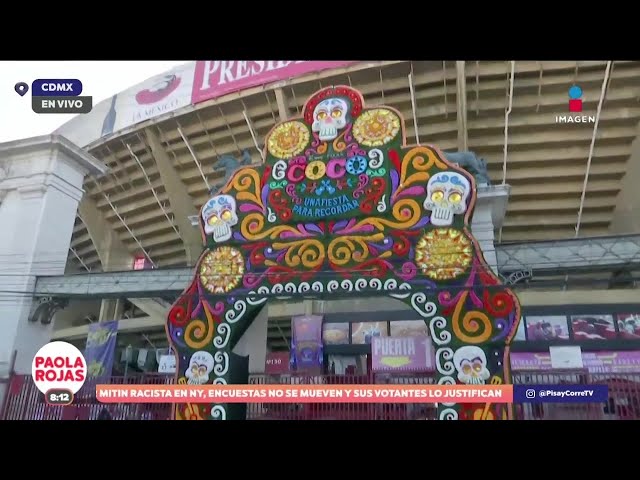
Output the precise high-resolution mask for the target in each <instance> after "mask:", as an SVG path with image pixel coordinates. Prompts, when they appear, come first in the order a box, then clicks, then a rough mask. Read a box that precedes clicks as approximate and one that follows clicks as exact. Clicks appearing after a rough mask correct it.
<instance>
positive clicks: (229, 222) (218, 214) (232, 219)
mask: <svg viewBox="0 0 640 480" xmlns="http://www.w3.org/2000/svg"><path fill="white" fill-rule="evenodd" d="M202 220H203V221H204V231H205V233H206V234H207V235H211V234H213V240H214V241H215V242H216V243H221V242H226V241H227V240H230V239H231V227H233V226H234V225H236V224H237V223H238V214H237V212H236V201H235V199H234V198H233V197H232V196H231V195H216V196H215V197H212V198H210V199H209V201H208V202H207V203H206V205H205V206H204V208H203V209H202Z"/></svg>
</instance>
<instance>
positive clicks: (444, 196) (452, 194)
mask: <svg viewBox="0 0 640 480" xmlns="http://www.w3.org/2000/svg"><path fill="white" fill-rule="evenodd" d="M470 193H471V183H470V182H469V180H467V179H466V178H465V177H464V176H463V175H461V174H459V173H455V172H441V173H438V174H436V175H434V176H433V177H431V178H430V179H429V183H427V198H426V199H425V201H424V208H425V209H426V210H431V224H432V225H436V226H438V227H446V226H448V225H451V224H452V223H453V216H454V215H462V214H463V213H464V212H466V211H467V198H469V194H470Z"/></svg>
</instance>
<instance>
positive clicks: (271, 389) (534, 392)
mask: <svg viewBox="0 0 640 480" xmlns="http://www.w3.org/2000/svg"><path fill="white" fill-rule="evenodd" d="M608 395H609V391H608V387H607V386H606V385H97V386H96V398H97V399H98V401H100V402H103V403H514V402H517V403H604V402H606V401H607V400H608V398H609V397H608Z"/></svg>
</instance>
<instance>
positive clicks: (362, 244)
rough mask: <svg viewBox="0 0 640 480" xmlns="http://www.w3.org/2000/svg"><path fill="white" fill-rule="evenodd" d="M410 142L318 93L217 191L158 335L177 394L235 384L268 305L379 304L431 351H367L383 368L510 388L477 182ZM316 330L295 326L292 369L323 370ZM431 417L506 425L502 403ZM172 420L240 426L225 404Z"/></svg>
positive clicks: (355, 96) (398, 123) (508, 327)
mask: <svg viewBox="0 0 640 480" xmlns="http://www.w3.org/2000/svg"><path fill="white" fill-rule="evenodd" d="M405 133H406V132H405V127H404V121H403V119H402V116H401V115H400V113H399V112H398V111H397V110H394V109H393V108H391V107H386V106H383V105H374V106H365V104H364V100H363V98H362V95H361V94H360V92H358V91H357V90H355V89H353V88H351V87H349V86H332V87H327V88H323V89H322V90H320V91H318V92H316V93H315V94H314V95H312V96H311V98H309V99H308V100H307V102H306V103H305V105H304V108H303V110H302V114H301V116H299V117H296V118H291V119H288V120H286V121H284V122H282V123H279V124H276V125H275V126H274V127H273V128H272V129H271V131H270V132H269V133H268V134H267V136H266V138H265V141H264V152H263V158H264V161H263V163H262V165H259V166H245V167H243V168H240V169H238V170H236V171H235V172H234V173H233V175H232V176H231V177H230V178H229V179H228V181H227V182H226V184H225V185H224V186H223V187H222V188H221V189H220V191H218V192H214V193H213V195H212V196H211V198H209V200H208V201H207V202H206V203H205V205H204V206H203V208H202V210H201V212H200V228H201V233H202V239H203V243H204V246H205V250H204V252H203V254H202V256H201V257H200V259H199V260H198V263H197V265H196V274H195V276H194V279H193V281H192V283H191V284H190V285H189V287H187V288H186V289H185V291H184V293H183V295H181V297H180V298H179V299H178V301H177V302H176V303H175V304H174V306H173V307H172V309H171V310H170V313H169V319H168V322H167V334H168V336H169V339H170V342H171V344H172V346H173V347H174V348H175V350H176V351H177V352H178V359H179V367H178V375H179V377H178V378H177V381H178V382H179V383H180V382H185V383H189V382H191V383H201V384H204V383H216V384H228V383H230V382H233V380H234V379H235V378H237V375H233V374H232V373H230V372H231V371H232V369H234V354H233V349H234V347H235V346H236V345H237V343H238V341H240V338H241V337H242V335H243V333H244V332H246V331H247V329H248V328H249V326H250V325H251V322H252V321H253V320H254V319H255V318H256V315H258V314H259V312H260V310H261V309H263V308H265V305H266V304H267V302H268V301H270V299H278V298H283V297H284V298H289V299H291V298H300V299H301V298H309V297H316V298H317V297H320V298H324V299H328V300H330V299H332V298H345V297H346V298H353V297H354V296H362V297H371V296H381V295H386V296H390V297H393V298H395V299H398V300H400V301H403V302H405V303H406V304H407V305H408V306H410V307H411V308H412V309H414V310H415V311H416V313H417V314H418V315H420V318H423V319H424V321H425V322H426V324H427V325H428V327H429V337H430V341H431V342H432V343H433V345H434V349H435V353H434V355H433V356H432V355H431V354H429V353H428V350H427V348H428V345H429V343H428V341H427V343H424V342H423V343H420V342H419V341H416V340H415V339H410V340H407V339H404V340H403V339H396V340H395V341H391V340H389V341H387V343H381V344H377V345H378V346H377V347H375V348H376V349H377V350H376V352H377V353H376V356H377V357H378V360H377V361H376V366H377V367H378V368H382V367H383V366H386V367H388V368H395V369H400V368H408V369H414V368H418V369H420V368H423V366H425V365H427V366H428V363H429V359H433V362H434V364H435V366H436V368H435V369H434V370H435V375H436V381H437V382H438V383H441V384H450V385H452V384H456V383H460V384H468V385H482V384H492V385H499V384H504V383H510V381H511V379H510V376H509V375H510V371H509V369H508V367H506V366H505V365H506V364H507V362H508V354H507V353H506V352H508V350H507V349H506V346H508V345H509V344H510V342H511V339H512V337H513V336H514V335H515V332H516V330H517V327H518V323H519V320H520V308H519V304H518V301H517V298H516V297H515V295H514V294H513V293H512V292H511V291H510V290H509V289H508V288H507V287H505V286H503V285H501V283H500V279H499V278H498V277H497V276H496V275H495V274H494V273H493V271H492V270H491V268H490V267H489V266H488V265H487V263H486V261H485V260H484V258H483V256H482V252H481V251H480V249H479V247H478V243H477V241H476V239H475V238H474V237H473V234H472V232H471V228H470V224H471V213H472V211H473V208H474V205H475V201H476V188H475V183H474V179H473V177H472V176H471V175H470V174H469V173H468V172H466V171H465V170H464V169H462V168H460V167H458V166H455V165H453V164H451V163H449V162H448V161H447V160H446V158H445V157H444V155H443V154H442V153H441V152H440V151H439V150H438V149H437V148H435V147H433V146H430V145H429V146H426V145H407V144H406V142H405ZM311 320H313V321H311ZM316 320H317V321H316ZM321 323H322V322H321V319H313V318H306V320H305V322H302V323H300V325H299V326H300V327H305V328H304V329H303V328H297V326H296V324H294V325H293V327H294V333H295V341H294V345H293V347H294V352H292V358H293V360H294V361H293V362H292V363H293V365H292V366H293V367H295V368H297V369H303V370H307V369H311V370H318V371H319V370H320V369H321V365H322V343H321V337H320V326H321ZM425 341H426V340H425ZM237 365H240V363H238V364H237ZM238 368H240V367H238ZM242 368H244V367H242ZM437 408H438V418H440V419H443V420H453V419H458V418H469V419H476V418H478V419H484V418H492V419H508V418H510V417H511V416H512V411H511V410H510V408H511V407H510V406H509V405H506V404H488V405H485V404H456V405H449V404H438V407H437ZM176 409H177V413H176V418H183V419H191V418H194V419H200V418H202V419H225V418H231V417H233V418H235V415H236V413H234V412H235V410H234V409H233V407H231V406H229V405H226V404H224V403H217V404H193V405H183V404H180V405H178V406H177V407H176Z"/></svg>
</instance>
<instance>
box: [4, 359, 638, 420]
mask: <svg viewBox="0 0 640 480" xmlns="http://www.w3.org/2000/svg"><path fill="white" fill-rule="evenodd" d="M173 382H174V378H173V376H167V375H157V374H156V375H153V374H147V375H140V376H131V377H126V378H125V377H111V378H110V379H105V380H102V381H100V382H98V383H112V384H172V383H173ZM249 383H251V384H258V385H269V384H327V385H339V384H350V385H367V384H371V383H386V384H389V383H392V384H412V385H415V384H433V383H435V377H434V376H433V375H393V376H389V375H384V376H382V375H381V376H369V375H316V376H300V375H283V376H269V375H252V376H250V378H249ZM513 383H514V384H528V385H558V384H567V385H572V384H573V385H575V384H581V385H607V386H608V387H609V400H608V402H606V403H575V404H569V403H522V404H519V403H516V404H515V405H514V414H515V418H516V419H518V420H638V419H640V373H624V374H614V373H604V372H603V373H589V372H587V371H557V370H556V371H534V372H515V373H514V375H513ZM95 384H96V382H95V381H93V382H91V381H90V382H87V383H86V384H85V385H84V386H83V387H82V389H81V390H80V391H79V392H78V393H77V394H76V398H75V400H74V403H73V405H70V406H67V407H62V406H50V405H47V404H46V403H45V401H44V395H42V394H41V393H40V392H39V391H38V390H37V388H36V387H35V385H34V383H33V381H32V379H31V376H30V375H13V376H12V378H11V380H10V382H9V386H8V391H7V397H6V398H5V402H4V409H3V411H2V412H0V419H3V420H95V419H97V417H98V414H99V413H100V411H101V410H102V409H104V408H107V409H108V410H109V412H110V413H111V416H112V419H113V420H170V419H171V417H172V405H171V404H126V403H123V404H103V403H100V402H98V401H97V400H96V396H95ZM247 419H248V420H435V419H436V408H435V405H434V404H428V403H416V404H400V403H382V404H380V403H375V404H374V403H371V404H367V403H341V404H331V403H321V402H319V403H311V404H309V403H307V404H295V403H289V404H283V403H252V404H248V405H247Z"/></svg>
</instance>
